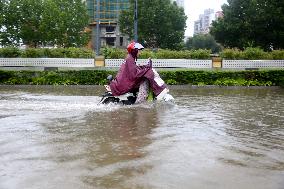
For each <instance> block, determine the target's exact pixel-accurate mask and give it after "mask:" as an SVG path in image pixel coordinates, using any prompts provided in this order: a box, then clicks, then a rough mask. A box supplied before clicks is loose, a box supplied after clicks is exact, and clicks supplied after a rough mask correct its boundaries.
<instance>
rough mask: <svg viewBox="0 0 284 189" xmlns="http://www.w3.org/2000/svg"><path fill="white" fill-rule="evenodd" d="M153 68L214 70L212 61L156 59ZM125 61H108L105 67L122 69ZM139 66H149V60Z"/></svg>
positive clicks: (140, 62) (139, 61)
mask: <svg viewBox="0 0 284 189" xmlns="http://www.w3.org/2000/svg"><path fill="white" fill-rule="evenodd" d="M152 61H153V67H157V68H212V60H192V59H154V60H152ZM123 62H124V60H123V59H106V60H105V67H120V65H121V64H122V63H123ZM137 64H138V65H145V64H147V59H138V61H137Z"/></svg>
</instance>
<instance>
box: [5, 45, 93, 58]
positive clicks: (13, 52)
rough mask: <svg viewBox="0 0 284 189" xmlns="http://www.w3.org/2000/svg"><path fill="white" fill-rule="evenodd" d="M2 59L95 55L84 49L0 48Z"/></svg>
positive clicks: (91, 56) (85, 56)
mask: <svg viewBox="0 0 284 189" xmlns="http://www.w3.org/2000/svg"><path fill="white" fill-rule="evenodd" d="M0 57H2V58H16V57H20V58H95V53H94V52H93V50H91V49H86V48H73V47H71V48H52V49H48V48H27V49H25V50H20V49H18V48H16V47H7V48H0Z"/></svg>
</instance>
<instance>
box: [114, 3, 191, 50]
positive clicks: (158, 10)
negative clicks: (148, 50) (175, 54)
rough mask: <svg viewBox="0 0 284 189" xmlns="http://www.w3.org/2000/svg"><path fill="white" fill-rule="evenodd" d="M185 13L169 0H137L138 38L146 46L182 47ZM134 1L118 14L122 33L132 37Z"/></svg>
mask: <svg viewBox="0 0 284 189" xmlns="http://www.w3.org/2000/svg"><path fill="white" fill-rule="evenodd" d="M186 19H187V17H186V15H185V13H184V10H183V8H180V7H178V6H177V5H176V4H175V3H174V4H173V3H171V1H170V0H138V40H139V41H141V42H142V43H144V44H145V46H147V47H158V48H168V49H180V48H182V43H183V38H184V31H185V27H186ZM133 23H134V1H133V0H132V1H130V9H129V10H126V11H123V12H122V13H121V14H120V18H119V25H120V31H121V32H122V33H123V34H126V35H128V36H130V38H133V33H134V32H133Z"/></svg>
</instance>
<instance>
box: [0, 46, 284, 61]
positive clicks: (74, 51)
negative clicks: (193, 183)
mask: <svg viewBox="0 0 284 189" xmlns="http://www.w3.org/2000/svg"><path fill="white" fill-rule="evenodd" d="M101 53H102V55H103V56H105V58H107V59H124V58H125V56H126V53H127V52H126V50H125V49H118V48H103V49H101ZM210 53H211V51H210V50H203V49H199V50H191V51H189V50H184V51H171V50H163V49H154V50H150V49H144V50H143V51H142V52H141V54H140V57H139V58H142V59H147V58H149V57H151V58H153V59H210V58H211V57H210ZM0 57H3V58H14V57H23V58H43V57H46V58H95V53H94V51H93V50H91V49H86V48H53V49H48V48H27V49H25V50H20V49H18V48H16V47H7V48H0ZM220 57H222V58H224V59H230V60H234V59H239V60H241V59H244V60H284V50H273V51H271V52H265V51H263V50H262V49H260V48H247V49H245V50H244V51H240V50H238V49H224V50H223V51H222V52H221V53H220Z"/></svg>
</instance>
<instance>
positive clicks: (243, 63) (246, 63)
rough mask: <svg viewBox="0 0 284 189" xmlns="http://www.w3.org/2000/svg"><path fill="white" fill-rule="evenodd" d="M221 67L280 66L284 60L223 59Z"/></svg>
mask: <svg viewBox="0 0 284 189" xmlns="http://www.w3.org/2000/svg"><path fill="white" fill-rule="evenodd" d="M222 68H232V69H246V68H282V69H284V60H223V61H222Z"/></svg>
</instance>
